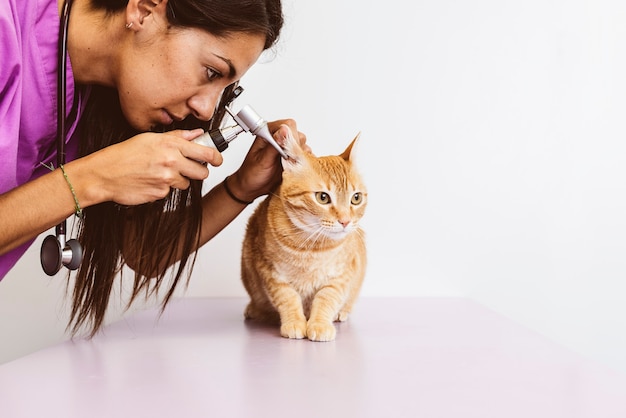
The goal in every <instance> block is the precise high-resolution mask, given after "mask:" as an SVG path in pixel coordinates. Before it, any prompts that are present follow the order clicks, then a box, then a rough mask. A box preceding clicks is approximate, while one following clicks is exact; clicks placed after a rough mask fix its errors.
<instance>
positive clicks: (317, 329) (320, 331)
mask: <svg viewBox="0 0 626 418" xmlns="http://www.w3.org/2000/svg"><path fill="white" fill-rule="evenodd" d="M306 335H307V337H309V340H311V341H332V340H334V339H335V336H336V335H337V330H336V329H335V326H334V325H333V324H332V323H330V322H311V321H309V323H308V324H307V327H306Z"/></svg>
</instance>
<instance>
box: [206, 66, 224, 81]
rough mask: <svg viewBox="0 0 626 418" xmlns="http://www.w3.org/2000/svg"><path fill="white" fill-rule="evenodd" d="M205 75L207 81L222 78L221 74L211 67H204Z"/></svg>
mask: <svg viewBox="0 0 626 418" xmlns="http://www.w3.org/2000/svg"><path fill="white" fill-rule="evenodd" d="M206 74H207V79H208V80H209V81H213V80H217V79H218V78H220V77H221V76H222V73H220V72H219V71H217V70H215V69H214V68H211V67H206Z"/></svg>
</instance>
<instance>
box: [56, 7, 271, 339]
mask: <svg viewBox="0 0 626 418" xmlns="http://www.w3.org/2000/svg"><path fill="white" fill-rule="evenodd" d="M91 3H92V7H94V8H96V9H103V10H106V11H108V12H110V13H114V12H117V11H120V10H122V9H123V8H124V7H125V6H126V5H127V3H128V0H92V1H91ZM167 17H168V20H169V22H170V24H171V25H173V26H179V27H195V28H200V29H203V30H206V31H207V32H209V33H211V34H213V35H215V36H224V35H227V34H228V33H233V32H247V33H257V34H258V33H260V34H263V35H264V36H265V39H266V42H265V49H268V48H270V47H271V46H273V45H274V44H275V42H276V40H277V39H278V35H279V33H280V30H281V28H282V25H283V15H282V9H281V2H280V0H168V7H167ZM233 87H234V86H230V87H229V88H227V89H226V90H225V91H224V93H223V94H222V102H220V104H218V106H217V109H216V113H215V114H214V117H213V118H212V119H211V121H209V122H203V121H200V120H197V119H196V118H195V117H193V116H189V117H188V118H187V119H185V120H184V121H182V122H180V123H178V124H176V125H172V126H169V127H163V129H167V130H170V129H178V128H183V129H186V128H197V127H203V128H204V129H212V128H214V127H217V126H219V125H220V123H221V121H222V119H223V117H224V108H223V101H224V100H225V99H226V98H227V96H228V95H229V94H230V93H231V90H232V88H233ZM79 129H80V130H79V134H80V148H79V152H80V155H81V156H84V155H88V154H90V153H92V152H94V151H97V150H99V149H102V148H104V147H107V146H109V145H112V144H115V143H118V142H121V141H124V140H126V139H128V138H130V137H132V136H134V135H136V134H138V133H139V132H138V131H136V130H135V129H133V128H132V127H131V126H130V124H129V123H128V122H127V121H126V119H125V117H124V115H123V113H122V110H121V107H120V102H119V97H118V92H117V91H116V90H115V89H112V88H108V87H102V86H91V87H90V92H89V99H88V102H87V106H86V108H85V112H84V114H83V117H82V118H81V121H80V125H79ZM201 191H202V182H201V181H192V182H191V186H190V187H189V189H187V190H171V191H170V193H169V195H168V196H167V197H166V198H164V199H162V200H159V201H156V202H152V203H146V204H143V205H138V206H133V207H125V206H120V205H117V204H115V203H114V202H104V203H101V204H98V205H94V206H91V207H88V208H85V209H84V210H83V219H82V220H81V221H80V222H79V225H78V227H79V228H78V230H79V241H80V242H81V244H82V246H83V262H82V265H81V267H80V269H79V270H78V272H77V274H76V278H75V282H74V288H73V291H72V309H71V316H70V320H69V323H68V330H70V331H71V333H72V335H76V334H77V333H79V332H80V331H81V330H83V329H84V328H86V330H87V331H88V335H89V336H90V337H92V336H94V335H95V334H96V333H97V332H98V330H99V329H100V328H101V327H102V325H103V321H104V319H105V314H106V310H107V306H108V304H109V299H110V296H111V292H112V290H113V286H114V284H115V279H116V277H117V276H118V275H120V274H121V272H122V268H123V267H124V266H125V264H126V261H125V260H124V258H123V254H122V249H123V247H124V245H128V244H130V245H132V246H133V252H134V253H136V254H139V257H138V260H133V263H134V265H133V268H134V269H135V273H134V282H133V287H132V292H131V294H130V299H129V301H128V305H127V306H128V307H129V306H130V305H131V304H132V303H133V301H134V300H135V299H136V298H137V297H138V296H139V295H145V296H146V297H148V296H151V295H157V296H158V295H159V293H160V290H161V289H162V288H163V287H166V289H165V294H164V296H163V299H162V302H161V307H162V309H164V308H165V306H166V304H167V303H168V301H169V300H170V298H171V297H172V295H173V294H174V291H175V289H176V287H177V285H178V284H179V282H180V281H181V279H182V278H183V276H185V275H186V280H187V281H188V280H189V275H190V273H191V269H192V268H193V264H194V262H195V249H196V248H197V247H198V245H199V239H200V227H201V221H202V206H201V198H202V195H201ZM180 254H182V257H180V259H178V256H179V255H180ZM177 262H178V263H177ZM175 263H177V266H176V267H175V268H173V269H171V277H170V276H169V275H168V274H167V273H168V272H170V269H167V268H164V266H171V265H173V264H175ZM142 272H143V273H142ZM145 272H150V274H149V275H145V274H144V273H145Z"/></svg>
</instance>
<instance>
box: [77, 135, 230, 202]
mask: <svg viewBox="0 0 626 418" xmlns="http://www.w3.org/2000/svg"><path fill="white" fill-rule="evenodd" d="M202 133H203V131H202V129H195V130H192V131H187V130H176V131H171V132H166V133H142V134H139V135H136V136H134V137H132V138H130V139H128V140H126V141H123V142H120V143H118V144H114V145H111V146H109V147H106V148H104V149H102V150H100V151H97V152H95V153H93V154H90V155H88V156H86V157H84V158H83V159H82V160H84V162H85V163H88V164H86V166H87V167H89V173H87V174H88V175H81V176H80V177H74V178H72V175H71V173H68V175H69V176H70V178H72V181H73V182H74V181H75V182H77V183H79V182H80V181H85V183H86V184H80V187H79V188H77V189H78V190H80V193H81V194H83V193H84V196H82V197H81V196H79V197H78V198H79V201H81V202H85V206H88V205H91V204H95V203H100V202H104V201H114V202H116V203H119V204H121V205H138V204H142V203H148V202H152V201H155V200H158V199H162V198H164V197H165V196H167V194H168V193H169V192H170V188H176V189H187V188H188V187H189V183H190V179H194V180H204V179H205V178H207V177H208V175H209V169H208V168H207V166H206V165H205V164H203V162H205V163H208V164H210V165H211V166H219V165H220V164H222V155H221V154H220V153H219V151H217V150H215V149H213V148H209V147H205V146H203V145H198V144H195V143H193V142H191V141H192V140H193V139H194V138H196V137H197V136H198V135H200V134H202ZM67 169H68V170H71V166H70V165H69V164H68V166H67ZM81 199H82V200H81Z"/></svg>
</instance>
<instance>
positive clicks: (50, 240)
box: [41, 235, 83, 276]
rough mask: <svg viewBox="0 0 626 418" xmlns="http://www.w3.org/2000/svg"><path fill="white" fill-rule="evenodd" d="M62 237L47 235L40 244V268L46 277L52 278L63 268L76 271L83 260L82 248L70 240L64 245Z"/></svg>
mask: <svg viewBox="0 0 626 418" xmlns="http://www.w3.org/2000/svg"><path fill="white" fill-rule="evenodd" d="M64 241H65V239H64V237H63V236H59V237H57V236H54V235H48V236H47V237H46V238H45V239H44V240H43V243H42V244H41V267H42V268H43V271H44V272H45V273H46V274H47V275H48V276H54V275H55V274H57V273H58V272H59V270H61V266H65V267H67V268H68V269H70V270H76V269H77V268H78V267H79V266H80V263H81V261H82V260H83V248H82V246H81V245H80V243H79V242H78V241H76V240H75V239H71V240H69V241H67V243H64Z"/></svg>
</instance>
